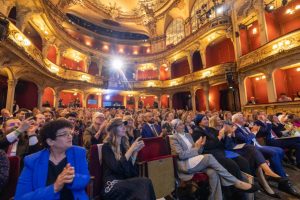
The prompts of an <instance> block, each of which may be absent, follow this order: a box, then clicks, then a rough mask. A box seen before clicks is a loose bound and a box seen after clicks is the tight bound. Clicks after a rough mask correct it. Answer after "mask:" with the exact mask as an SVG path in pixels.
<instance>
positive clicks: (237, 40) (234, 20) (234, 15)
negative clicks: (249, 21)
mask: <svg viewBox="0 0 300 200" xmlns="http://www.w3.org/2000/svg"><path fill="white" fill-rule="evenodd" d="M236 12H237V10H236V9H235V8H234V7H233V9H232V15H231V21H232V24H233V26H232V27H233V30H232V31H233V36H232V37H233V41H234V42H233V44H234V48H235V51H234V52H235V57H236V59H238V58H239V57H241V56H242V46H241V38H240V35H236V34H239V31H240V30H239V24H238V21H237V13H236Z"/></svg>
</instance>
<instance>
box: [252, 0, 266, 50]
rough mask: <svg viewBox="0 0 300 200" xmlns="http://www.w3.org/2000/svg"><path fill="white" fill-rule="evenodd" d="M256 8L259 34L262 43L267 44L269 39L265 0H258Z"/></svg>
mask: <svg viewBox="0 0 300 200" xmlns="http://www.w3.org/2000/svg"><path fill="white" fill-rule="evenodd" d="M254 8H255V9H256V11H257V20H258V28H259V36H260V45H261V46H262V45H264V44H266V43H267V42H268V41H269V39H268V32H267V23H266V16H265V5H264V1H263V0H258V1H256V3H255V4H254Z"/></svg>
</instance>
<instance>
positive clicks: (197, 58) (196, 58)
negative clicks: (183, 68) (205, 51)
mask: <svg viewBox="0 0 300 200" xmlns="http://www.w3.org/2000/svg"><path fill="white" fill-rule="evenodd" d="M192 60H193V72H196V71H200V70H202V69H203V63H202V59H201V54H200V51H195V52H194V53H193V58H192Z"/></svg>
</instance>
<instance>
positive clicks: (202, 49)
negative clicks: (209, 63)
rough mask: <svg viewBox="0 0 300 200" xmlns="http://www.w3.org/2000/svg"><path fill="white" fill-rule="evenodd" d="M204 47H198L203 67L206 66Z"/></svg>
mask: <svg viewBox="0 0 300 200" xmlns="http://www.w3.org/2000/svg"><path fill="white" fill-rule="evenodd" d="M205 49H206V48H205V47H202V48H199V52H200V56H201V61H202V65H203V68H206V56H205Z"/></svg>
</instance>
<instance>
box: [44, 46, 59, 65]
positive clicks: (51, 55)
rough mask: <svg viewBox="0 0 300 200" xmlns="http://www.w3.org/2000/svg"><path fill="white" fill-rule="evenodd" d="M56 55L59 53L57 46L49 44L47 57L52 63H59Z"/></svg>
mask: <svg viewBox="0 0 300 200" xmlns="http://www.w3.org/2000/svg"><path fill="white" fill-rule="evenodd" d="M56 55H57V50H56V47H55V46H53V45H51V46H49V48H48V51H47V59H48V60H50V61H51V62H52V63H54V64H58V65H59V63H56Z"/></svg>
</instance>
